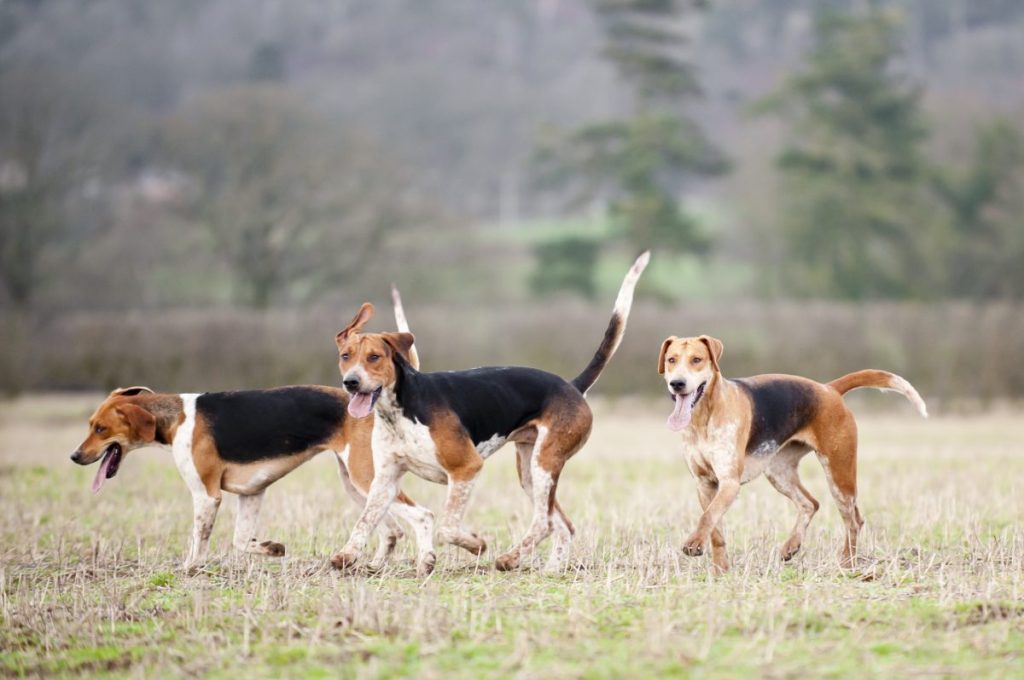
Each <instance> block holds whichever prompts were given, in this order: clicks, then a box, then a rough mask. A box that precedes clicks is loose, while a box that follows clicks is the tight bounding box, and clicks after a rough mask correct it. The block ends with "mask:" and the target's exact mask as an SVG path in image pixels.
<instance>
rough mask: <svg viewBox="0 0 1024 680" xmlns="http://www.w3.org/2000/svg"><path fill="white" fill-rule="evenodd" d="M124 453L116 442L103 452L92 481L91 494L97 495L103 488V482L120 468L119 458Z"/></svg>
mask: <svg viewBox="0 0 1024 680" xmlns="http://www.w3.org/2000/svg"><path fill="white" fill-rule="evenodd" d="M123 455H124V451H123V450H122V449H121V445H120V444H118V443H117V442H114V443H112V444H111V445H110V446H108V447H107V448H106V449H104V451H103V459H102V460H101V461H100V469H99V470H97V471H96V477H94V478H93V480H92V492H93V493H98V492H99V490H100V489H101V488H103V482H105V481H107V480H108V479H110V478H111V477H113V476H114V475H116V474H117V469H118V468H119V467H121V457H122V456H123Z"/></svg>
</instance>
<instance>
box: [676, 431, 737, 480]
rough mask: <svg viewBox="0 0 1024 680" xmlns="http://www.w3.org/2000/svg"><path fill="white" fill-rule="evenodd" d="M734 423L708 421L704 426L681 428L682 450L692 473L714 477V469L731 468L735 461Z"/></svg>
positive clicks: (715, 475) (735, 433)
mask: <svg viewBox="0 0 1024 680" xmlns="http://www.w3.org/2000/svg"><path fill="white" fill-rule="evenodd" d="M738 431H739V425H737V424H736V423H721V424H717V423H709V424H708V426H707V427H704V428H699V429H697V428H694V427H692V426H691V427H689V428H687V429H685V430H683V450H684V451H685V453H686V456H687V462H688V464H689V466H690V470H691V471H692V472H693V474H694V475H697V476H701V477H712V478H716V477H717V474H716V473H715V471H724V470H729V469H732V468H733V467H734V466H735V465H736V463H737V456H738V455H739V454H738V451H737V448H736V435H737V433H738Z"/></svg>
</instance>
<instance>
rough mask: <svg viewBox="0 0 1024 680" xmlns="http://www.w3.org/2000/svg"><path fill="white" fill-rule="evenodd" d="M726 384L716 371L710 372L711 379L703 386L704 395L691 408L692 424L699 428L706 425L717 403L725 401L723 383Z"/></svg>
mask: <svg viewBox="0 0 1024 680" xmlns="http://www.w3.org/2000/svg"><path fill="white" fill-rule="evenodd" d="M727 384H728V383H727V382H726V381H725V379H724V378H723V377H722V374H721V373H719V372H718V371H715V372H714V373H712V374H711V379H710V380H708V384H707V386H706V387H705V388H704V396H703V397H701V400H700V401H699V402H697V406H696V407H694V409H693V418H692V421H693V425H695V426H697V427H700V428H705V427H707V425H708V422H709V421H710V420H711V414H712V413H714V412H715V409H716V408H718V403H719V402H721V401H725V396H726V395H725V385H727Z"/></svg>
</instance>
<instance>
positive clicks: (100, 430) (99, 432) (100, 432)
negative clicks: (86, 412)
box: [93, 425, 107, 434]
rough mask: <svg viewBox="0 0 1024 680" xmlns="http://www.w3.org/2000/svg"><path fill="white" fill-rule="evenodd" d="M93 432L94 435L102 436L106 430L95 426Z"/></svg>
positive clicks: (100, 426)
mask: <svg viewBox="0 0 1024 680" xmlns="http://www.w3.org/2000/svg"><path fill="white" fill-rule="evenodd" d="M93 430H94V431H95V432H96V434H103V433H104V432H106V431H107V428H105V427H103V426H102V425H97V426H96V427H94V428H93Z"/></svg>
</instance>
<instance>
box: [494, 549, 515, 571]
mask: <svg viewBox="0 0 1024 680" xmlns="http://www.w3.org/2000/svg"><path fill="white" fill-rule="evenodd" d="M518 567H519V556H518V555H513V554H512V553H505V554H504V555H502V556H501V557H499V558H498V559H496V560H494V568H495V569H497V570H498V571H512V570H513V569H517V568H518Z"/></svg>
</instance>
